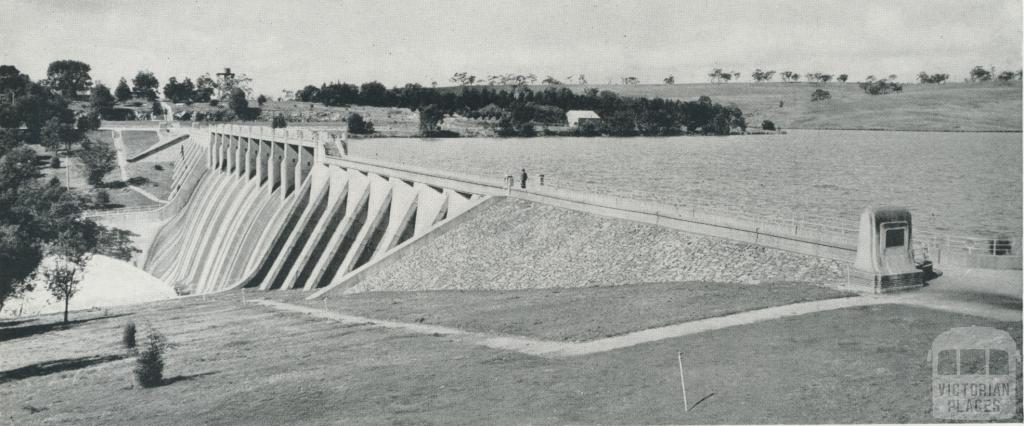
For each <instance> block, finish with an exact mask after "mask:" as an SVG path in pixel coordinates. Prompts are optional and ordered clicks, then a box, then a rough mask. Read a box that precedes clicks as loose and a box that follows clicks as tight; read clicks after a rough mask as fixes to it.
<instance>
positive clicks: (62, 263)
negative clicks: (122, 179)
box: [0, 61, 138, 321]
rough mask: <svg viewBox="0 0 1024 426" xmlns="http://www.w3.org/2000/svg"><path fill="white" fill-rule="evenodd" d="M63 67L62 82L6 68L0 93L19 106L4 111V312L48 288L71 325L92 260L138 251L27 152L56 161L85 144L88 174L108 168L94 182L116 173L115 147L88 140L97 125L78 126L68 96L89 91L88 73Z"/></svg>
mask: <svg viewBox="0 0 1024 426" xmlns="http://www.w3.org/2000/svg"><path fill="white" fill-rule="evenodd" d="M58 62H61V61H58ZM64 62H65V63H63V64H58V66H56V67H51V71H52V70H57V73H56V74H57V76H58V78H56V79H54V77H55V76H54V75H48V80H45V81H41V82H34V81H32V79H31V78H29V76H28V75H26V74H23V73H21V72H20V71H19V70H18V69H17V68H16V67H14V66H10V65H0V91H4V92H8V91H10V92H12V93H14V95H15V100H14V102H13V103H5V104H3V105H0V265H2V267H0V310H2V309H3V307H4V305H5V304H6V303H7V301H9V300H10V299H11V298H17V297H18V296H20V295H22V294H24V293H25V292H27V291H30V290H32V289H33V288H34V287H35V286H36V285H39V284H42V285H45V286H46V288H47V289H48V290H49V291H50V293H51V294H52V295H53V296H54V297H56V298H57V300H59V301H62V302H64V304H65V313H64V320H65V321H67V306H68V303H69V300H70V299H71V298H72V297H73V296H74V295H75V293H76V292H77V291H78V283H79V282H80V281H81V279H82V273H83V271H84V268H85V265H86V263H87V262H88V260H89V258H90V257H91V256H92V254H94V253H98V254H106V255H110V256H112V257H116V258H120V259H126V260H127V259H130V258H131V256H132V254H133V253H134V252H137V251H138V250H137V249H135V248H134V247H133V246H132V243H131V238H130V237H131V233H130V232H128V231H124V230H120V229H116V228H107V227H104V226H102V225H99V224H97V223H96V222H94V221H92V220H89V219H86V218H84V217H83V216H82V213H83V211H84V209H85V208H86V207H87V206H88V205H89V204H90V202H89V201H88V200H87V199H86V198H85V197H84V196H83V195H82V194H80V193H77V192H74V191H71V190H69V189H67V188H66V187H64V186H63V185H61V183H60V181H59V180H57V179H56V178H53V179H50V180H44V179H42V176H43V175H42V173H40V168H41V167H42V166H40V165H39V164H38V163H39V162H38V156H37V155H36V151H35V150H34V149H32V148H31V147H29V146H28V145H31V144H40V145H44V146H47V148H48V149H50V150H51V151H52V152H54V154H56V151H57V149H59V148H60V147H64V148H65V150H66V151H71V148H72V146H73V145H74V144H79V145H81V148H80V149H79V150H78V155H79V156H80V157H82V160H83V162H84V163H86V166H87V167H90V165H89V161H97V162H101V163H103V162H105V163H106V164H97V166H99V169H96V170H93V169H90V170H89V173H90V180H94V178H95V176H97V175H98V176H99V180H102V175H103V174H105V173H106V172H103V171H102V170H101V169H103V168H104V167H105V168H107V171H109V170H110V169H112V162H113V158H112V157H113V156H112V155H108V154H109V153H110V152H112V148H110V147H109V146H108V145H107V144H105V143H102V142H92V141H89V140H88V139H87V138H85V136H84V132H85V130H88V129H89V128H90V126H91V124H93V123H89V122H87V121H88V120H83V119H82V118H81V117H80V118H79V119H78V120H76V117H75V115H74V114H73V113H72V111H71V110H70V109H69V108H68V101H67V100H66V99H65V97H64V96H63V94H65V93H66V94H68V95H69V96H78V95H79V92H80V91H81V90H79V89H80V88H81V86H80V85H82V84H91V79H90V78H88V76H87V73H88V70H87V69H85V68H84V67H78V66H72V67H70V68H68V69H69V70H77V71H84V72H85V74H81V73H79V74H77V75H75V76H71V75H69V73H66V72H60V71H59V70H60V69H61V67H65V66H66V65H67V61H64ZM72 62H74V61H72ZM77 71H76V72H77ZM48 74H50V73H48ZM65 78H66V79H67V80H62V79H65ZM62 81H63V82H62ZM83 123H85V124H83ZM23 126H24V128H22V127H23ZM47 257H48V258H49V259H50V260H49V261H48V262H46V263H44V261H43V260H44V258H47ZM37 281H41V282H37Z"/></svg>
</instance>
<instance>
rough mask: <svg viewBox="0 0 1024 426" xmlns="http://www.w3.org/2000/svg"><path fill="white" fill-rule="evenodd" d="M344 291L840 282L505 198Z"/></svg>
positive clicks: (689, 239)
mask: <svg viewBox="0 0 1024 426" xmlns="http://www.w3.org/2000/svg"><path fill="white" fill-rule="evenodd" d="M481 208H484V209H487V210H489V211H484V212H481V214H478V215H476V217H474V218H472V219H471V220H469V221H467V222H465V223H463V224H461V225H460V226H459V227H458V228H457V229H454V230H452V231H450V232H448V233H446V234H444V235H442V236H440V237H438V238H437V239H435V240H433V241H430V242H429V243H428V244H426V245H424V246H422V247H418V248H417V250H416V252H415V253H410V254H409V255H408V256H407V257H406V258H405V259H403V261H402V262H400V263H398V264H396V265H393V266H391V267H389V268H386V269H383V270H381V271H379V272H377V273H375V274H373V275H370V276H368V277H366V279H364V280H362V281H361V282H360V283H358V284H356V285H355V286H354V287H352V288H350V289H349V290H348V292H363V291H402V290H440V289H449V290H468V289H478V290H513V289H529V288H552V287H588V286H611V285H623V284H636V283H652V282H677V281H705V282H735V283H744V284H758V283H762V282H779V281H800V282H810V283H818V284H823V283H839V282H845V280H846V276H845V273H846V265H845V264H842V263H840V262H837V261H833V260H827V259H821V258H817V257H813V256H806V255H801V254H796V253H791V252H786V251H782V250H776V249H770V248H765V247H761V246H756V245H752V244H746V243H738V242H731V241H727V240H722V239H717V238H712V237H704V236H699V235H695V234H688V233H685V232H681V231H677V230H673V229H667V228H662V227H658V226H653V225H647V224H642V223H636V222H631V221H626V220H619V219H610V218H604V217H601V216H596V215H591V214H586V213H581V212H576V211H571V210H568V209H562V208H558V207H553V206H549V205H545V204H540V203H533V202H529V201H524V200H517V199H505V200H501V201H499V202H496V203H493V204H491V205H488V206H484V207H481Z"/></svg>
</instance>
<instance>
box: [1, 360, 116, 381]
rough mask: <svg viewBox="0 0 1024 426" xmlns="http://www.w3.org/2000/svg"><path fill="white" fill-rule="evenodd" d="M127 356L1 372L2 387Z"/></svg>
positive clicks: (60, 361)
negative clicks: (17, 381) (5, 384)
mask: <svg viewBox="0 0 1024 426" xmlns="http://www.w3.org/2000/svg"><path fill="white" fill-rule="evenodd" d="M125 357H126V355H105V356H99V355H95V356H86V357H81V358H67V359H58V360H56V361H45V362H40V363H37V364H32V365H28V366H25V367H21V368H15V369H13V370H8V371H0V385H2V384H4V383H7V382H11V381H15V380H21V379H27V378H29V377H38V376H46V375H49V374H54V373H61V372H65V371H71V370H78V369H82V368H86V367H90V366H93V365H97V364H103V363H105V362H111V361H118V360H122V359H124V358H125Z"/></svg>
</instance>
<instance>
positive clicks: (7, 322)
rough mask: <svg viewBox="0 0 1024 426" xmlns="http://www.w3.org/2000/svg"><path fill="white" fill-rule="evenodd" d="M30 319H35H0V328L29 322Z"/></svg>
mask: <svg viewBox="0 0 1024 426" xmlns="http://www.w3.org/2000/svg"><path fill="white" fill-rule="evenodd" d="M31 321H35V320H34V319H23V320H4V321H0V328H4V327H13V326H16V325H18V324H24V323H26V322H31Z"/></svg>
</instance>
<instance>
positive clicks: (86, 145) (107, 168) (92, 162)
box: [78, 140, 117, 186]
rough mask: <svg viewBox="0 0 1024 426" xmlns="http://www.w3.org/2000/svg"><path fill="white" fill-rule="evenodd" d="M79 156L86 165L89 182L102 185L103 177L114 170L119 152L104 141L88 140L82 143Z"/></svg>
mask: <svg viewBox="0 0 1024 426" xmlns="http://www.w3.org/2000/svg"><path fill="white" fill-rule="evenodd" d="M78 158H80V159H81V160H82V164H83V165H85V170H86V180H87V181H88V182H89V184H90V185H94V186H100V185H102V184H103V177H104V176H106V175H107V173H110V172H111V171H113V170H114V166H115V163H114V161H115V159H116V158H117V153H116V152H114V149H113V148H111V147H110V145H107V144H106V143H104V142H97V141H94V140H87V141H85V142H83V143H82V149H81V150H79V151H78Z"/></svg>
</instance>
